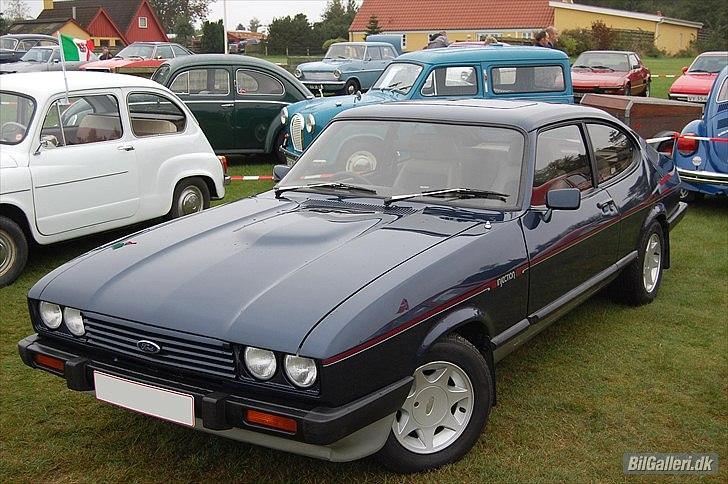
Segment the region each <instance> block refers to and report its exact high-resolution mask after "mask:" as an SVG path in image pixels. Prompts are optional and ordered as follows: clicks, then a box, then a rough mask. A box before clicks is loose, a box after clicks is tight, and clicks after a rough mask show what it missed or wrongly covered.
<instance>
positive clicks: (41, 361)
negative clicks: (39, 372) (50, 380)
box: [33, 353, 66, 373]
mask: <svg viewBox="0 0 728 484" xmlns="http://www.w3.org/2000/svg"><path fill="white" fill-rule="evenodd" d="M33 361H34V362H35V364H36V365H38V366H41V367H43V368H46V369H48V370H53V371H57V372H60V373H63V369H64V367H65V366H66V365H65V363H64V362H63V360H61V359H58V358H53V357H52V356H46V355H39V354H37V353H36V354H34V355H33Z"/></svg>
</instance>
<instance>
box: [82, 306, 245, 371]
mask: <svg viewBox="0 0 728 484" xmlns="http://www.w3.org/2000/svg"><path fill="white" fill-rule="evenodd" d="M84 324H85V327H86V338H87V342H88V344H89V345H92V346H96V347H98V348H103V349H107V350H111V351H113V352H114V353H119V354H122V355H125V356H129V357H132V358H135V359H139V360H143V361H146V362H150V363H154V364H160V365H166V366H171V367H174V368H176V369H180V370H187V371H191V372H201V373H206V374H209V375H215V376H219V377H224V378H235V355H234V353H233V349H232V346H231V345H230V344H229V343H226V342H224V341H220V340H216V339H212V338H205V337H202V336H194V335H188V334H183V333H179V332H175V331H167V330H163V329H158V328H154V329H149V328H148V327H143V326H142V325H137V324H133V323H126V322H124V323H121V322H117V321H116V320H114V321H111V320H110V319H106V318H104V319H103V320H101V319H96V318H89V317H88V316H87V315H85V317H84ZM141 340H149V341H153V342H154V343H156V344H157V345H159V346H160V347H161V350H160V351H159V353H155V354H149V353H144V352H142V351H141V350H140V349H139V348H138V347H137V342H139V341H141Z"/></svg>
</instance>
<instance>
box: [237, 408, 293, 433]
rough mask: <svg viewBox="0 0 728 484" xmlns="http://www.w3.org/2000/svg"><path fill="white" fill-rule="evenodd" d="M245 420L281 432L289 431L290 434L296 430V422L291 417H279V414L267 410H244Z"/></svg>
mask: <svg viewBox="0 0 728 484" xmlns="http://www.w3.org/2000/svg"><path fill="white" fill-rule="evenodd" d="M245 421H246V422H248V423H250V424H253V425H260V426H261V427H267V428H270V429H275V430H282V431H283V432H290V433H292V434H295V433H296V430H298V424H297V423H296V421H295V420H293V419H292V418H288V417H281V416H280V415H274V414H272V413H267V412H259V411H257V410H246V411H245Z"/></svg>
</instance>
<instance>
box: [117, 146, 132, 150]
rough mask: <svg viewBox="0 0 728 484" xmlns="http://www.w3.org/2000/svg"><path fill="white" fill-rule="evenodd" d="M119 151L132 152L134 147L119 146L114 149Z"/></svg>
mask: <svg viewBox="0 0 728 484" xmlns="http://www.w3.org/2000/svg"><path fill="white" fill-rule="evenodd" d="M116 149H117V150H119V151H134V147H133V146H132V145H121V146H117V147H116Z"/></svg>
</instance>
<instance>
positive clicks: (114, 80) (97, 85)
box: [2, 71, 162, 99]
mask: <svg viewBox="0 0 728 484" xmlns="http://www.w3.org/2000/svg"><path fill="white" fill-rule="evenodd" d="M66 76H67V78H68V89H69V91H81V90H86V89H104V88H107V89H108V88H122V87H132V88H134V87H137V88H138V87H141V88H149V87H154V88H162V86H161V85H160V84H158V83H157V82H154V81H152V80H151V79H145V78H143V77H139V76H129V75H125V74H111V73H107V72H83V71H68V72H67V73H66ZM65 89H66V85H65V82H64V80H63V72H61V71H54V72H28V73H20V74H4V75H3V76H2V90H3V91H14V92H18V93H21V94H28V95H30V96H32V97H34V98H36V99H45V98H47V97H50V96H54V95H56V94H58V93H60V92H63V91H65Z"/></svg>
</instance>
